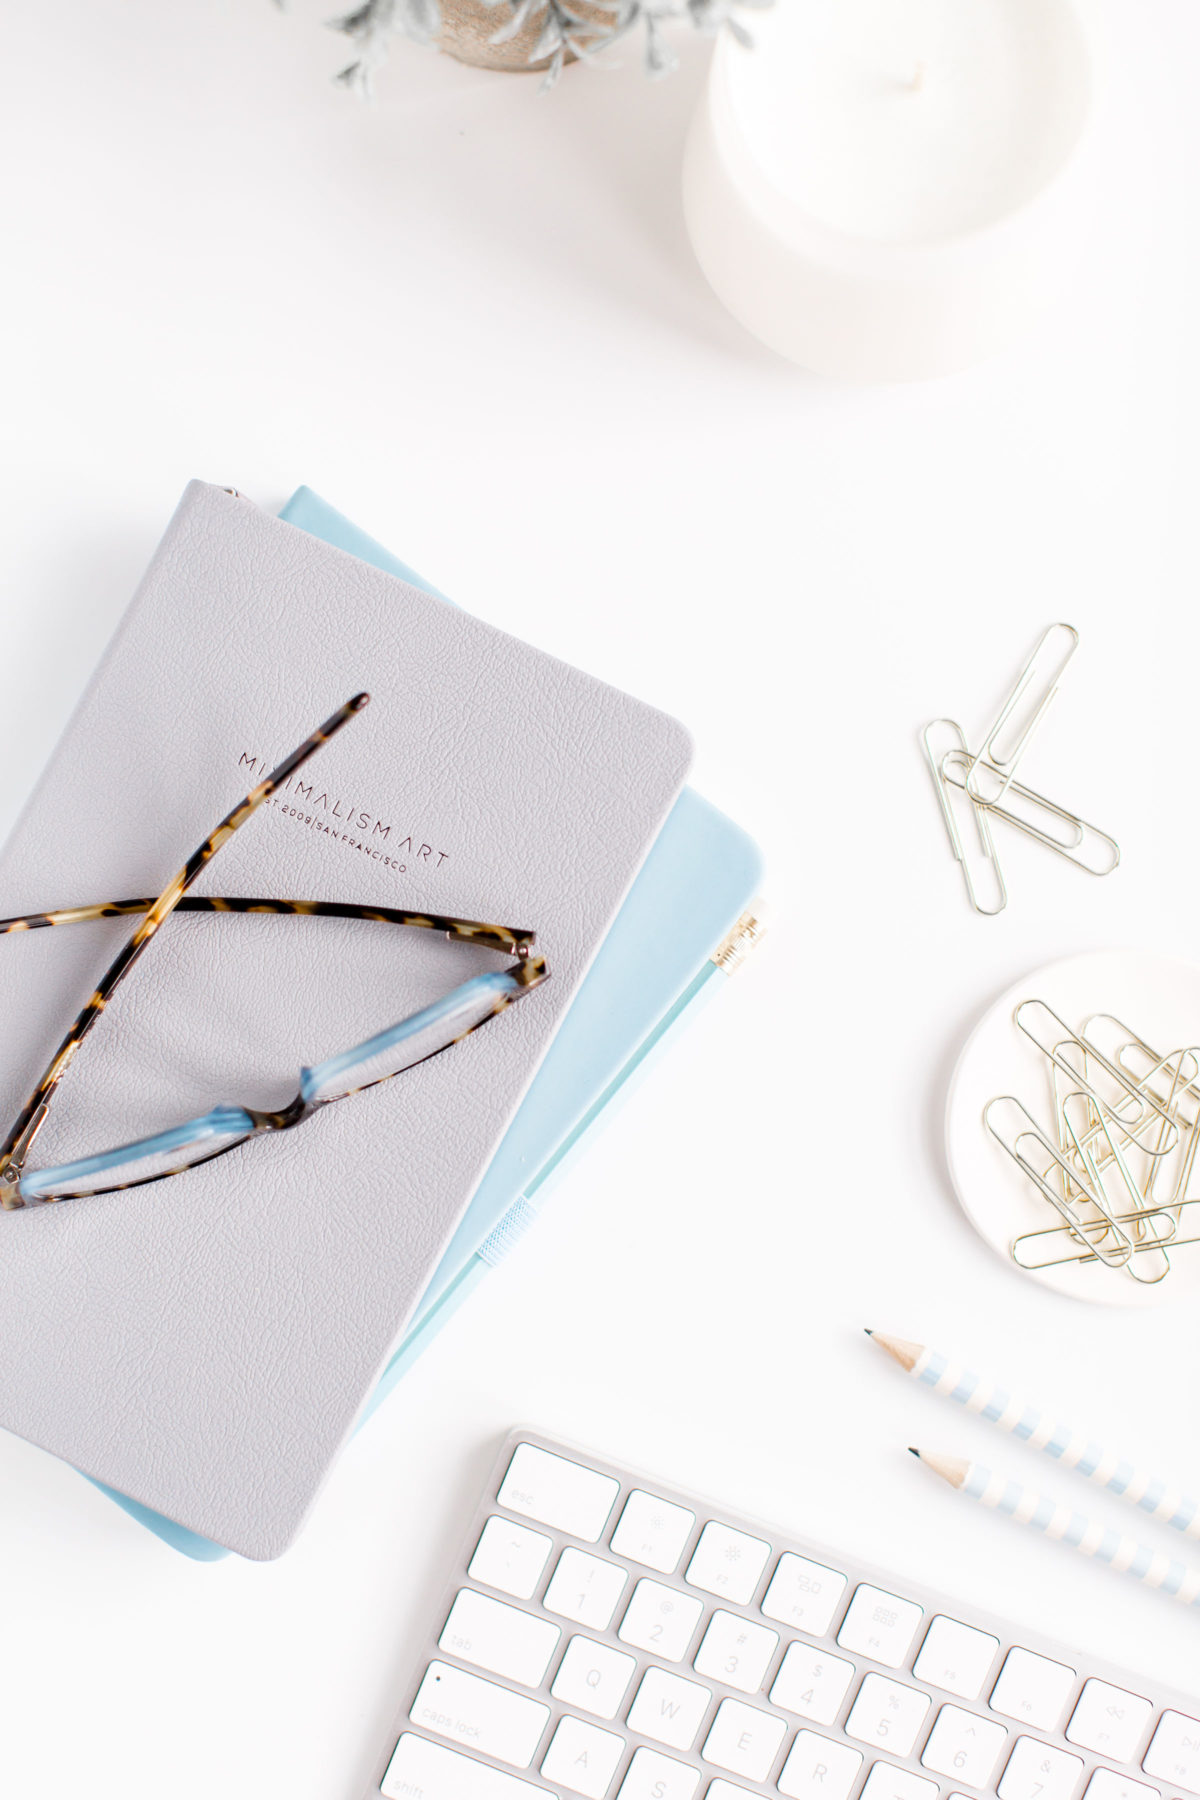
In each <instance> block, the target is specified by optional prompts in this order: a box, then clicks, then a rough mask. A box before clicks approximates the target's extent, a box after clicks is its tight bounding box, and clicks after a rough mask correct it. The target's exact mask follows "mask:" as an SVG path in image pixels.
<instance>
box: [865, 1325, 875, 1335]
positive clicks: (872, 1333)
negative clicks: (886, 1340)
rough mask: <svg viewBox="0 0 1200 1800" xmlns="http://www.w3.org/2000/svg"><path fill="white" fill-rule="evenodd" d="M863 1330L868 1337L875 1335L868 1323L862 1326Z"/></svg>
mask: <svg viewBox="0 0 1200 1800" xmlns="http://www.w3.org/2000/svg"><path fill="white" fill-rule="evenodd" d="M863 1330H864V1331H865V1332H866V1334H867V1336H868V1337H874V1336H875V1333H874V1332H873V1331H872V1330H871V1327H870V1326H869V1325H864V1326H863Z"/></svg>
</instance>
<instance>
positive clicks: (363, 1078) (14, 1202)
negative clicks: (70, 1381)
mask: <svg viewBox="0 0 1200 1800" xmlns="http://www.w3.org/2000/svg"><path fill="white" fill-rule="evenodd" d="M369 698H370V696H369V695H367V694H355V695H354V697H353V698H352V699H351V700H348V701H347V702H346V704H345V706H343V707H340V708H339V709H338V711H337V712H335V713H333V714H332V715H331V717H330V718H328V719H326V721H325V723H324V724H323V725H322V726H321V727H320V728H319V729H318V730H317V731H314V732H313V734H312V736H311V737H309V738H306V739H305V740H304V742H303V743H302V744H301V745H300V746H299V748H298V749H296V750H293V752H292V754H291V755H290V756H288V757H285V758H284V760H283V761H282V762H281V763H280V764H279V766H278V768H276V769H273V770H272V772H271V773H270V775H268V776H267V778H266V780H265V781H262V782H260V783H259V784H258V786H257V787H255V788H252V789H251V791H250V793H248V794H247V795H246V796H245V798H244V799H243V800H240V801H239V802H238V804H237V805H236V806H235V807H234V809H233V811H232V812H231V813H229V814H227V815H226V817H225V818H224V819H222V821H221V823H220V824H219V825H218V826H217V828H216V830H215V831H214V832H213V833H212V835H211V836H210V837H207V838H206V839H205V840H204V842H203V843H202V844H201V845H200V847H199V849H198V850H196V851H195V852H194V853H193V854H192V855H191V856H190V857H189V858H188V860H187V862H186V863H185V864H184V866H183V868H182V869H180V871H179V873H178V874H177V875H176V876H175V877H174V878H173V879H172V880H171V881H170V882H169V883H168V884H167V886H166V887H165V888H164V889H163V891H162V893H161V894H160V895H159V896H158V898H157V899H156V900H145V899H142V900H109V901H104V902H101V903H100V904H99V905H95V906H72V907H67V908H64V909H63V910H62V911H60V912H47V913H28V914H25V915H23V916H22V917H20V918H14V919H3V920H0V936H3V935H4V934H5V933H8V932H15V931H37V930H39V929H41V928H42V927H45V926H51V925H73V924H78V923H80V922H81V921H83V920H87V919H106V918H116V917H120V916H122V915H125V914H142V915H144V916H143V917H142V920H141V923H140V924H139V925H138V927H137V929H136V930H135V931H134V933H133V936H132V937H131V938H130V939H129V941H128V943H126V945H125V946H124V948H123V949H122V950H121V952H120V954H119V955H118V956H117V958H116V960H115V961H114V962H113V963H112V964H111V966H110V967H109V969H108V970H107V971H106V973H105V974H104V975H103V976H102V977H101V979H100V981H99V982H98V983H97V985H96V988H95V991H94V993H93V994H92V996H91V999H90V1000H89V1001H88V1002H87V1005H86V1006H85V1007H84V1008H83V1010H82V1012H81V1013H80V1014H79V1016H78V1018H77V1019H76V1020H75V1023H74V1024H73V1025H72V1026H71V1029H70V1030H69V1031H68V1032H67V1035H66V1036H65V1037H64V1039H63V1041H62V1043H61V1044H60V1045H59V1047H58V1049H57V1050H56V1051H55V1053H54V1056H53V1057H52V1059H51V1061H50V1064H49V1067H48V1068H47V1069H46V1071H45V1073H44V1074H43V1076H42V1078H41V1080H40V1081H39V1082H38V1084H37V1086H36V1087H35V1088H34V1090H33V1092H32V1093H31V1094H30V1096H29V1099H28V1100H27V1101H26V1102H25V1105H24V1106H23V1107H22V1109H21V1111H20V1113H19V1114H18V1116H17V1118H16V1120H15V1122H14V1124H13V1126H12V1128H11V1130H10V1131H9V1133H8V1135H7V1137H6V1138H5V1139H4V1142H3V1145H0V1207H3V1208H4V1210H5V1211H8V1212H11V1211H13V1210H15V1209H16V1208H18V1207H22V1206H26V1205H29V1204H30V1203H41V1202H45V1201H51V1200H67V1199H75V1198H78V1197H80V1196H82V1195H85V1194H89V1195H90V1194H105V1193H114V1192H118V1191H120V1190H122V1189H125V1188H130V1187H141V1186H143V1185H145V1184H146V1183H147V1182H151V1181H162V1180H165V1179H167V1178H168V1177H169V1176H172V1175H182V1174H184V1173H185V1172H186V1171H187V1170H188V1169H192V1168H195V1167H197V1166H198V1165H199V1164H200V1163H203V1162H211V1161H212V1159H213V1158H214V1157H217V1156H223V1155H225V1154H226V1153H227V1152H228V1151H230V1150H234V1149H236V1148H237V1147H238V1146H239V1145H240V1144H243V1143H245V1142H246V1141H247V1140H248V1139H249V1138H252V1137H257V1136H260V1135H262V1134H264V1133H266V1132H270V1131H287V1130H289V1129H290V1128H291V1127H292V1126H294V1125H299V1124H302V1123H303V1121H304V1120H305V1119H308V1118H311V1116H312V1114H313V1113H314V1112H316V1111H317V1109H318V1108H319V1107H322V1106H328V1105H330V1104H331V1103H332V1102H333V1101H335V1100H344V1099H346V1098H348V1097H349V1095H351V1094H356V1093H359V1092H361V1090H362V1089H363V1088H367V1087H375V1086H377V1085H378V1084H379V1083H380V1082H383V1081H390V1080H391V1079H392V1077H393V1076H395V1075H399V1074H401V1073H402V1072H403V1071H404V1070H405V1069H410V1068H413V1067H415V1066H416V1064H417V1063H420V1062H426V1061H428V1059H429V1058H430V1057H431V1056H438V1055H440V1054H441V1052H442V1051H443V1050H448V1049H450V1047H451V1045H453V1044H456V1043H457V1042H459V1040H460V1039H461V1038H464V1037H466V1036H467V1035H468V1034H469V1033H470V1032H472V1031H476V1030H477V1029H478V1028H479V1026H480V1025H483V1024H486V1022H487V1021H488V1019H491V1018H494V1017H495V1015H496V1014H497V1013H499V1012H502V1011H503V1010H504V1008H505V1007H507V1006H510V1005H511V1004H512V1003H513V1002H514V1001H516V1000H520V999H522V998H524V996H525V995H526V994H528V993H531V992H532V990H533V989H534V988H535V987H538V986H539V985H540V984H541V983H542V982H543V981H545V980H547V979H548V977H549V970H548V969H547V967H546V965H545V963H544V962H543V961H542V959H541V958H540V957H533V956H531V955H530V950H531V948H532V946H533V943H534V938H535V934H534V933H533V932H532V931H525V930H521V929H518V928H516V927H513V926H508V925H481V924H479V923H477V922H476V921H475V920H472V919H457V918H451V917H448V916H441V915H438V914H436V913H413V912H400V911H397V910H396V909H395V908H394V907H388V906H354V905H343V904H342V903H340V902H338V901H333V900H257V899H241V898H234V897H224V896H209V895H195V894H189V893H188V891H187V890H188V889H189V888H190V887H191V885H192V883H193V882H194V881H195V879H196V877H197V876H198V875H199V874H200V872H201V870H202V869H204V868H205V867H206V866H207V864H208V863H209V862H211V860H212V858H213V857H214V856H215V855H216V853H217V851H218V850H220V849H221V847H222V845H224V844H227V843H228V842H229V839H230V838H231V837H232V836H233V834H234V832H235V831H237V830H238V828H239V826H241V825H244V824H245V822H246V820H247V819H248V818H250V817H251V815H252V814H253V813H255V812H256V811H257V810H258V808H259V807H260V806H261V805H262V804H263V802H264V801H265V800H269V799H270V797H271V795H272V794H274V793H275V791H276V789H277V788H279V787H281V786H282V785H283V783H284V782H286V781H287V780H288V779H289V777H290V776H292V775H293V774H294V773H295V772H296V770H297V769H299V768H300V767H301V766H302V764H304V763H305V762H307V760H308V758H309V757H310V756H312V755H313V754H314V752H315V751H317V750H319V749H320V747H321V745H322V744H325V743H328V741H329V739H330V738H331V737H333V736H334V735H335V733H337V732H339V731H340V730H341V729H342V727H343V725H345V724H346V723H347V722H348V721H349V720H350V719H352V718H353V717H354V716H355V714H356V713H359V712H361V711H362V709H363V707H364V706H366V704H367V702H368V700H369ZM173 912H231V913H295V914H302V915H305V916H308V917H315V918H334V919H364V920H377V921H379V922H381V923H383V924H389V925H412V926H417V927H419V928H420V929H421V930H424V931H435V932H440V933H443V934H444V935H445V936H446V937H447V938H450V939H452V940H457V941H459V942H462V943H472V944H477V945H479V946H480V947H481V948H483V949H486V950H499V951H502V952H509V953H511V954H512V956H513V957H514V958H515V960H514V961H513V962H512V963H511V964H510V965H509V966H508V967H507V968H504V969H497V970H493V971H491V972H489V973H488V974H485V975H476V976H473V977H472V978H471V979H470V980H469V981H465V982H462V983H460V985H459V986H458V987H456V988H454V989H453V990H452V991H451V992H450V993H449V994H448V995H447V996H446V997H445V999H443V1000H440V1001H436V1002H435V1003H434V1004H433V1005H431V1006H427V1007H424V1008H422V1010H421V1011H420V1012H417V1013H413V1014H411V1015H410V1016H409V1017H408V1018H406V1019H402V1020H400V1022H399V1023H398V1024H396V1025H393V1026H391V1027H389V1028H388V1029H387V1030H384V1031H381V1032H377V1033H376V1034H375V1035H374V1036H373V1037H370V1038H368V1039H367V1040H366V1041H365V1042H364V1043H361V1044H358V1045H355V1046H354V1048H353V1049H350V1050H347V1051H344V1052H343V1053H342V1054H341V1055H339V1056H332V1057H329V1058H327V1059H326V1060H325V1061H324V1062H321V1063H318V1064H317V1065H316V1066H315V1067H313V1068H306V1069H302V1070H301V1072H300V1088H299V1092H298V1093H297V1095H296V1098H295V1099H294V1100H292V1101H291V1102H289V1104H288V1105H287V1106H285V1107H282V1108H281V1109H280V1110H279V1111H277V1112H261V1111H258V1110H256V1109H255V1108H254V1107H249V1106H246V1107H242V1106H219V1107H216V1108H215V1109H214V1110H213V1111H212V1112H210V1113H206V1114H205V1115H204V1116H203V1117H202V1118H199V1119H192V1120H189V1121H188V1123H187V1124H185V1125H180V1126H177V1127H175V1128H174V1129H173V1130H171V1131H162V1132H157V1133H155V1134H154V1135H153V1136H152V1137H147V1138H140V1139H138V1140H137V1141H136V1142H134V1143H130V1144H124V1145H120V1146H118V1147H117V1148H115V1149H112V1150H105V1151H102V1152H101V1153H100V1154H99V1155H97V1156H90V1157H84V1158H82V1159H80V1160H78V1161H75V1162H70V1163H63V1164H60V1165H58V1166H57V1167H54V1168H48V1169H40V1170H34V1171H31V1172H29V1173H27V1172H26V1169H25V1163H26V1159H27V1157H28V1155H29V1150H30V1146H31V1145H32V1143H33V1140H34V1138H35V1137H36V1136H37V1134H38V1132H39V1131H40V1130H41V1128H42V1126H43V1124H44V1123H45V1121H46V1115H47V1113H48V1111H49V1107H50V1102H51V1100H52V1099H53V1097H54V1092H55V1089H56V1088H57V1087H58V1084H59V1082H60V1081H61V1080H62V1078H63V1076H64V1075H65V1074H66V1072H67V1069H68V1068H69V1067H70V1064H71V1062H72V1060H73V1058H74V1057H75V1054H76V1052H77V1051H78V1049H79V1046H80V1045H81V1044H82V1043H83V1041H84V1039H85V1038H86V1036H87V1034H88V1033H89V1031H90V1030H91V1029H92V1027H93V1026H94V1025H95V1023H96V1021H97V1019H98V1018H99V1017H100V1015H101V1013H102V1012H103V1011H104V1009H105V1007H106V1006H107V1005H108V1003H109V1001H110V1000H111V999H112V997H113V994H114V993H115V992H116V989H117V988H118V986H119V985H120V983H121V982H122V981H123V980H124V978H125V977H126V975H128V973H129V971H130V970H131V969H132V967H133V965H134V963H135V962H136V961H137V960H138V958H139V957H140V956H141V955H142V954H143V952H144V951H145V949H146V947H147V945H148V944H149V943H150V941H151V939H152V938H153V937H154V935H155V933H156V932H157V931H158V930H159V928H160V927H161V926H162V924H163V923H164V921H165V920H166V919H168V918H169V917H170V915H171V914H172V913H173Z"/></svg>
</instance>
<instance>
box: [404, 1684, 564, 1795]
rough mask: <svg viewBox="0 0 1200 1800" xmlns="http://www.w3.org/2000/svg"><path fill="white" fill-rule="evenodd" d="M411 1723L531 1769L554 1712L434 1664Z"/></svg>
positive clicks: (411, 1713) (513, 1764) (515, 1764)
mask: <svg viewBox="0 0 1200 1800" xmlns="http://www.w3.org/2000/svg"><path fill="white" fill-rule="evenodd" d="M408 1716H409V1718H410V1719H411V1720H412V1722H413V1724H414V1725H422V1726H424V1728H425V1730H426V1731H432V1732H435V1733H436V1734H437V1736H438V1737H443V1738H449V1739H450V1741H451V1743H454V1744H466V1745H468V1746H469V1747H470V1748H471V1749H472V1750H481V1751H482V1752H483V1754H484V1755H485V1756H494V1757H495V1758H496V1760H497V1762H505V1763H511V1765H512V1767H513V1768H514V1769H527V1768H528V1767H529V1765H530V1763H531V1762H532V1761H533V1753H534V1751H535V1750H536V1749H537V1747H538V1741H539V1739H540V1738H541V1735H542V1733H543V1731H545V1729H546V1721H547V1719H549V1717H550V1708H549V1707H548V1706H543V1705H542V1704H541V1703H540V1702H539V1701H537V1700H527V1699H526V1698H525V1696H524V1694H514V1693H512V1692H511V1691H510V1690H509V1689H508V1688H502V1687H497V1686H496V1683H495V1682H494V1681H484V1680H483V1679H482V1678H481V1677H480V1676H478V1675H468V1674H467V1673H466V1671H465V1670H463V1669H452V1668H451V1667H450V1665H449V1663H444V1662H432V1663H430V1665H429V1667H428V1668H427V1669H426V1671H425V1679H424V1681H422V1683H421V1686H420V1688H419V1690H418V1692H417V1697H416V1699H415V1700H414V1701H413V1703H412V1708H411V1710H410V1712H409V1715H408Z"/></svg>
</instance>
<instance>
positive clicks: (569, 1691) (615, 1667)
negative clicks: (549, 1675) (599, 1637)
mask: <svg viewBox="0 0 1200 1800" xmlns="http://www.w3.org/2000/svg"><path fill="white" fill-rule="evenodd" d="M636 1668H637V1658H636V1657H635V1656H623V1655H622V1654H621V1652H620V1651H619V1650H613V1649H610V1647H609V1646H608V1645H607V1644H594V1643H593V1642H592V1640H591V1638H585V1637H573V1638H572V1639H571V1641H570V1643H569V1644H568V1645H567V1653H566V1655H565V1656H564V1657H563V1659H562V1661H561V1662H560V1663H559V1665H558V1674H557V1675H556V1676H555V1677H554V1685H553V1687H552V1688H551V1689H550V1692H551V1693H552V1694H553V1695H554V1698H555V1699H556V1700H565V1701H566V1703H567V1705H568V1706H579V1707H582V1708H583V1710H584V1712H589V1713H593V1714H594V1715H595V1717H596V1718H597V1719H615V1718H616V1716H617V1708H618V1707H619V1706H620V1704H621V1702H622V1700H623V1699H624V1698H625V1689H626V1688H627V1687H628V1686H629V1683H630V1681H631V1680H632V1678H633V1671H634V1670H635V1669H636Z"/></svg>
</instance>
